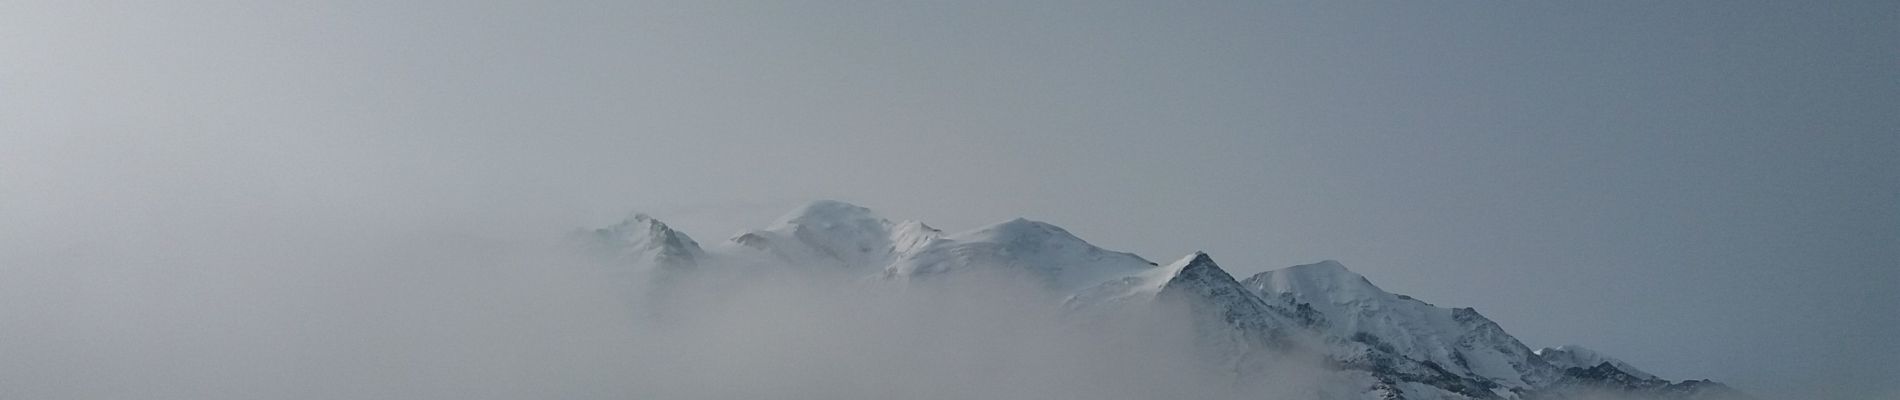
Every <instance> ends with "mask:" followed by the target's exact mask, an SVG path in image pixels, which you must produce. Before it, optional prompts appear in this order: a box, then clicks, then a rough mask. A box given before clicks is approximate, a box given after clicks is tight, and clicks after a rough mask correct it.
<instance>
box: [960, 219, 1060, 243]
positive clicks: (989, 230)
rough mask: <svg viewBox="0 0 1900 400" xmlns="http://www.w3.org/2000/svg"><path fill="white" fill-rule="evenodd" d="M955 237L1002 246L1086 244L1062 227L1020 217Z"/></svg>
mask: <svg viewBox="0 0 1900 400" xmlns="http://www.w3.org/2000/svg"><path fill="white" fill-rule="evenodd" d="M956 237H957V239H958V240H964V241H980V242H993V243H1004V244H1010V243H1017V244H1025V245H1030V244H1035V245H1040V244H1045V243H1058V244H1060V243H1079V244H1084V245H1086V244H1087V242H1086V241H1083V240H1082V238H1078V237H1076V236H1075V234H1072V233H1069V231H1068V230H1067V229H1062V227H1059V226H1055V225H1054V224H1050V223H1047V222H1042V221H1035V220H1030V219H1026V218H1020V217H1019V218H1015V219H1011V220H1008V221H1003V222H998V223H995V224H991V225H989V226H985V227H982V228H977V229H976V230H973V231H969V232H963V233H959V234H957V235H956Z"/></svg>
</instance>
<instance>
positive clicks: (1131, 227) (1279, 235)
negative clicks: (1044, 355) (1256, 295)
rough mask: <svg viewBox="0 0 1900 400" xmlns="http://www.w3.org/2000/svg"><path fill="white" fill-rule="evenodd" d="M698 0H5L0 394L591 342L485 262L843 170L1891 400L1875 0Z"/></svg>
mask: <svg viewBox="0 0 1900 400" xmlns="http://www.w3.org/2000/svg"><path fill="white" fill-rule="evenodd" d="M702 3H709V2H680V3H673V4H664V3H645V2H566V3H560V4H543V3H541V2H526V1H523V2H500V1H461V2H433V1H421V2H403V3H402V4H388V2H328V3H287V2H243V1H228V2H227V1H198V2H180V3H174V4H164V3H136V4H114V3H101V2H84V1H74V2H41V1H24V2H21V1H15V2H6V3H0V193H4V195H0V277H3V279H0V281H3V282H0V349H4V350H6V352H5V353H0V354H9V355H10V356H9V358H11V359H14V360H24V361H21V362H19V363H16V364H14V365H11V366H8V367H0V382H31V383H32V384H31V385H20V386H16V385H15V384H11V383H10V384H5V385H0V386H5V388H0V393H8V394H14V395H19V396H17V397H21V398H97V397H115V395H116V396H126V395H128V393H131V394H132V395H136V394H138V393H141V392H144V393H147V394H150V396H139V397H164V396H166V395H174V396H177V397H204V396H211V397H218V396H220V395H219V394H217V393H207V392H202V390H205V389H203V388H189V387H174V386H178V385H189V383H190V382H202V381H217V380H218V379H219V377H227V378H228V377H253V378H255V377H272V378H273V379H278V378H281V379H287V380H284V381H280V380H272V379H255V380H251V381H249V382H250V383H248V384H249V385H252V386H250V387H248V388H232V389H231V390H230V391H228V392H223V393H224V394H223V395H222V396H229V397H245V396H247V395H260V396H264V397H295V396H291V395H293V394H298V393H301V394H303V395H309V394H310V393H309V392H307V391H305V392H299V390H302V389H308V388H311V387H319V386H321V384H322V383H324V382H328V381H321V382H320V380H321V379H319V378H310V379H313V380H311V381H297V380H296V379H298V378H292V377H295V376H299V375H298V374H299V373H300V372H309V370H305V369H312V370H315V371H322V372H335V371H338V370H337V369H336V368H341V367H339V365H344V364H348V363H349V362H352V361H360V360H355V359H348V358H346V357H343V356H326V355H325V354H326V353H325V352H326V351H330V350H339V349H344V348H348V347H346V345H355V344H365V343H368V344H373V345H374V346H381V347H373V348H375V349H391V351H395V353H393V355H390V356H388V357H387V358H383V359H381V360H384V361H385V363H384V364H380V365H382V367H380V368H381V369H372V371H409V372H414V373H416V374H417V375H415V376H412V377H410V379H390V380H389V381H387V382H385V381H382V380H378V379H384V378H388V377H386V376H377V375H374V374H371V373H367V372H352V373H349V374H344V375H334V374H328V375H325V374H315V375H313V376H319V377H324V378H336V379H339V380H341V381H343V382H354V383H359V384H362V383H364V382H383V383H382V384H387V385H389V386H386V387H384V386H375V385H374V384H370V385H367V386H357V387H356V389H360V390H362V391H361V392H350V391H340V392H330V393H328V394H340V395H343V396H344V397H353V396H349V395H351V394H356V395H359V396H354V397H378V396H393V397H416V396H426V395H435V396H444V397H448V396H452V395H463V394H468V393H443V392H430V391H426V390H423V389H417V388H418V387H425V388H426V387H450V386H453V385H451V384H452V383H477V382H480V383H493V382H494V380H493V379H485V378H492V377H496V376H510V374H508V373H509V372H514V371H516V370H514V369H510V368H515V367H519V366H520V365H544V364H537V363H551V364H557V365H566V366H570V367H571V366H578V365H599V364H589V363H585V362H583V363H573V364H564V363H561V361H563V360H568V359H558V358H557V359H554V360H551V361H550V360H530V361H520V360H518V359H515V358H509V357H513V356H506V355H498V354H500V353H493V352H489V351H470V349H486V348H489V347H487V346H493V345H499V344H501V343H515V342H517V341H518V340H522V338H527V339H526V340H528V342H529V343H531V344H530V345H529V347H530V348H534V347H533V344H536V343H538V344H544V345H545V346H547V347H543V348H544V349H557V350H552V351H551V352H552V353H553V354H568V353H576V354H597V353H594V352H589V351H583V350H576V349H591V348H596V347H593V346H591V345H590V346H580V347H565V345H563V343H569V342H564V341H562V340H566V339H561V338H563V337H567V336H568V335H570V333H569V332H572V334H579V335H582V336H584V337H583V338H582V339H578V340H579V341H580V342H581V343H583V344H599V345H601V346H606V345H608V343H617V341H616V340H615V339H612V338H611V336H610V335H612V334H613V333H616V332H620V330H618V329H619V328H611V327H610V328H601V327H598V326H592V325H587V324H588V322H587V321H595V320H597V319H596V318H593V317H596V316H600V315H607V314H611V313H612V311H610V310H609V309H603V308H598V307H601V306H600V305H599V303H598V302H596V301H595V300H602V299H601V298H597V297H598V296H604V295H602V294H600V293H597V291H593V290H568V289H572V288H573V287H574V286H573V285H575V283H574V282H586V281H588V280H587V279H582V278H576V277H572V276H566V275H559V274H553V275H549V276H541V275H537V274H535V273H532V271H535V269H534V268H530V267H533V266H538V265H540V264H541V262H540V261H538V260H536V259H535V258H534V257H526V256H524V254H525V255H535V254H537V253H536V252H535V251H532V250H518V249H538V248H540V247H537V246H538V245H539V244H540V243H545V242H546V241H551V240H554V239H558V237H559V236H560V235H561V234H562V233H564V232H566V231H567V230H569V229H572V228H576V227H582V226H599V225H604V224H606V223H609V222H611V221H613V220H615V219H617V218H618V217H620V216H622V215H624V214H625V213H628V212H630V211H635V210H638V211H644V212H647V213H651V214H654V215H656V216H658V217H660V218H663V219H665V220H666V221H668V222H670V223H672V224H674V225H676V226H678V227H680V228H682V229H683V230H685V231H687V232H689V233H691V234H693V235H695V236H696V237H698V238H700V240H702V241H717V240H721V239H723V238H724V236H725V235H727V234H730V233H733V232H736V231H738V230H739V229H741V228H745V227H758V226H762V225H764V224H766V223H767V222H769V221H770V220H771V219H772V217H773V216H775V215H777V214H778V213H781V212H784V211H786V210H789V209H791V208H792V207H794V206H795V205H797V204H799V203H802V202H804V201H807V200H811V199H820V198H836V199H842V200H847V201H851V202H854V203H857V204H862V205H865V206H868V207H871V208H874V209H877V210H879V211H880V212H882V213H883V214H885V215H889V216H892V217H896V218H911V219H918V220H922V221H926V222H929V223H931V224H933V225H935V226H938V227H941V228H945V229H949V230H960V229H964V228H971V227H975V226H979V225H982V224H985V223H989V222H995V221H1001V220H1005V219H1008V218H1012V217H1017V216H1024V217H1030V218H1034V219H1038V220H1044V221H1049V222H1052V223H1055V224H1058V225H1061V226H1063V227H1065V228H1067V229H1069V230H1070V231H1072V232H1075V233H1076V234H1078V235H1079V236H1081V237H1083V238H1085V239H1088V240H1090V241H1091V242H1093V243H1095V244H1098V245H1101V246H1103V247H1106V248H1111V249H1116V250H1122V251H1131V252H1135V253H1137V254H1141V255H1143V256H1145V257H1147V258H1149V259H1155V260H1166V259H1172V258H1175V257H1178V256H1180V255H1182V254H1187V253H1189V252H1191V251H1195V250H1206V251H1207V252H1209V253H1211V254H1214V255H1216V256H1217V257H1219V259H1220V260H1221V262H1222V265H1223V266H1226V267H1227V268H1229V269H1232V270H1233V271H1234V273H1235V275H1241V276H1245V275H1250V274H1252V273H1255V272H1259V271H1264V270H1267V269H1273V268H1280V267H1284V266H1290V265H1294V264H1301V263H1309V262H1314V261H1318V260H1323V259H1336V260H1339V261H1341V262H1343V263H1344V264H1345V265H1347V266H1348V267H1350V268H1352V269H1353V270H1354V271H1357V272H1359V273H1361V274H1363V275H1366V276H1367V277H1369V278H1371V279H1372V280H1373V281H1374V282H1376V283H1378V284H1380V285H1381V286H1382V287H1384V288H1386V289H1388V290H1390V291H1393V292H1397V293H1404V294H1408V295H1412V296H1415V297H1417V298H1420V299H1423V300H1425V301H1428V302H1432V303H1434V304H1437V305H1440V306H1457V307H1467V306H1468V307H1475V308H1477V309H1478V310H1480V311H1482V312H1483V313H1484V314H1485V315H1486V316H1488V317H1490V318H1492V319H1494V320H1496V321H1497V322H1498V323H1500V324H1501V325H1503V326H1504V327H1505V328H1506V329H1507V330H1509V331H1510V332H1511V333H1513V334H1515V335H1517V336H1518V337H1519V338H1521V339H1523V340H1524V341H1525V342H1526V344H1528V345H1530V346H1532V347H1542V346H1554V345H1560V344H1581V345H1585V346H1589V347H1592V348H1595V349H1598V350H1601V351H1604V352H1606V353H1609V354H1613V355H1616V356H1617V357H1619V358H1622V359H1624V360H1626V361H1629V362H1631V363H1633V364H1636V365H1639V366H1642V367H1643V368H1644V369H1646V370H1648V371H1650V372H1654V373H1657V374H1659V375H1662V376H1664V377H1668V378H1671V379H1699V378H1708V379H1714V380H1718V381H1722V382H1726V383H1729V384H1732V385H1734V386H1736V387H1738V388H1740V389H1742V390H1745V391H1749V392H1751V393H1756V394H1758V395H1761V396H1763V397H1766V398H1835V399H1865V398H1900V391H1896V389H1894V388H1893V387H1892V382H1891V381H1892V378H1893V377H1895V376H1900V363H1895V362H1893V361H1892V356H1891V355H1892V354H1894V353H1895V352H1896V351H1900V346H1897V345H1895V344H1894V342H1893V341H1892V338H1894V337H1900V312H1896V309H1900V307H1897V306H1900V294H1897V293H1900V291H1895V290H1893V288H1894V287H1895V285H1896V284H1900V272H1896V271H1897V270H1900V261H1897V260H1900V206H1897V205H1900V162H1896V161H1895V160H1900V133H1897V132H1900V112H1896V111H1897V110H1900V69H1897V68H1896V62H1900V3H1894V2H1878V1H1866V2H1756V1H1729V2H1588V3H1574V4H1547V3H1538V4H1521V3H1508V4H1507V3H1476V2H1472V3H1443V2H1440V3H1366V2H1327V3H1313V4H1308V3H1281V2H1192V3H1168V4H1160V3H1135V2H1119V1H1104V2H1016V1H997V2H989V1H975V2H957V3H955V4H907V3H887V2H869V3H850V2H829V3H817V2H811V3H804V2H777V3H766V2H760V3H750V2H748V3H725V2H720V3H718V4H702ZM470 243H478V244H491V245H492V246H490V245H470ZM549 264H552V262H549ZM469 265H474V266H475V267H468V266H469ZM482 266H489V267H492V268H489V267H482ZM463 268H476V269H477V270H478V271H488V272H483V273H478V274H475V277H469V275H468V274H466V273H467V272H468V271H467V270H465V269H463ZM481 268H489V269H481ZM548 270H558V268H549V269H548ZM551 274H552V273H551ZM523 282H526V283H523ZM481 293H503V294H497V295H492V296H487V297H484V296H480V295H478V294H481ZM510 293H512V294H510ZM545 293H573V294H571V295H562V296H548V295H544V294H545ZM471 297H474V298H482V299H486V300H480V301H478V306H470V305H468V304H466V303H465V300H467V299H469V298H471ZM534 299H538V300H534ZM516 300H520V301H529V303H527V305H511V304H521V303H516V302H514V301H516ZM496 310H500V311H496ZM547 310H573V311H572V312H573V314H557V315H555V316H544V315H547V312H548V311H547ZM497 313H499V314H497ZM431 315H435V317H430V316H431ZM533 316H540V317H533ZM419 318H420V320H418V319H419ZM427 318H440V320H428V319H427ZM523 320H526V321H529V322H535V321H540V322H543V323H544V324H542V325H539V326H540V327H539V328H518V327H517V328H514V329H510V330H503V331H499V333H494V334H493V335H494V336H483V337H479V338H476V339H472V340H470V341H464V342H455V343H450V344H441V345H429V344H425V343H409V342H404V341H403V340H406V339H398V338H402V337H404V336H402V335H401V334H402V333H403V332H413V331H414V330H422V331H424V332H436V331H435V330H441V331H451V330H453V331H458V332H459V331H461V330H462V329H476V328H480V327H483V326H488V325H492V324H496V323H498V321H511V322H513V323H519V322H521V321H523ZM431 321H433V322H431ZM807 322H810V321H807ZM529 325H533V324H529ZM519 329H527V330H526V333H523V332H524V331H522V330H519ZM866 331H867V332H868V331H875V330H873V329H866ZM213 332H215V333H216V334H208V333H213ZM603 337H604V338H603ZM244 350H251V351H244ZM357 350H361V348H358V349H357ZM598 354H615V353H613V352H599V353H598ZM444 357H446V358H444ZM458 357H460V358H458ZM491 357H492V358H491ZM444 359H446V360H450V361H455V360H461V361H464V362H465V364H472V365H478V366H491V365H492V366H499V367H495V368H497V369H496V370H495V371H457V372H459V373H443V374H442V375H429V374H425V373H422V372H416V371H431V370H433V369H432V368H430V367H439V365H432V364H427V363H423V361H421V360H444ZM498 360H499V361H498ZM589 360H592V359H591V358H589ZM569 361H571V360H569ZM596 361H598V360H596ZM524 363H525V364H524ZM300 368H302V369H300ZM537 371H540V370H537ZM240 372H241V373H240ZM233 374H234V375H233ZM351 374H360V375H351ZM550 374H553V373H550ZM570 376H571V375H570ZM431 379H437V380H434V381H432V380H431ZM523 379H527V378H523ZM550 379H552V378H550ZM573 379H577V380H576V381H562V382H570V383H571V382H582V383H585V382H594V381H586V380H585V379H591V378H587V377H581V378H573ZM415 382H424V383H430V382H434V383H439V384H440V385H439V386H403V385H404V384H405V383H415ZM522 385H527V386H520V388H526V389H523V390H519V391H514V392H507V393H519V394H524V395H547V394H549V393H550V392H547V391H544V390H540V389H545V388H546V387H539V386H535V387H531V388H530V387H529V386H532V385H529V384H526V383H524V384H522ZM582 386H584V385H582ZM478 387H483V386H476V387H469V388H468V390H477V389H476V388H478ZM550 387H574V386H571V385H569V386H560V385H556V386H550ZM140 389H150V390H140ZM470 393H473V392H470ZM273 394H275V395H277V396H272V395H273ZM553 394H566V395H577V396H578V395H582V394H574V393H563V392H553ZM727 394H731V393H727ZM973 395H974V394H973ZM739 396H744V395H743V394H739ZM4 397H16V396H11V395H9V396H4Z"/></svg>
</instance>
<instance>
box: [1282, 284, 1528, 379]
mask: <svg viewBox="0 0 1900 400" xmlns="http://www.w3.org/2000/svg"><path fill="white" fill-rule="evenodd" d="M1245 284H1246V285H1247V287H1248V288H1249V289H1252V290H1254V291H1255V292H1256V293H1257V294H1259V295H1260V296H1261V297H1263V298H1269V299H1272V298H1282V299H1290V300H1291V301H1294V302H1296V303H1305V304H1307V305H1310V306H1312V307H1313V308H1314V309H1315V310H1318V311H1319V312H1320V313H1321V314H1324V315H1325V316H1326V319H1327V322H1328V323H1329V324H1328V325H1327V327H1326V328H1325V329H1326V333H1327V334H1328V336H1331V337H1336V338H1370V339H1374V340H1376V343H1369V345H1371V346H1373V347H1378V346H1380V345H1384V346H1390V347H1391V349H1392V350H1393V353H1395V354H1398V355H1401V356H1404V357H1406V358H1410V359H1413V360H1416V361H1421V362H1425V361H1429V362H1432V363H1435V364H1438V365H1439V366H1440V367H1442V368H1444V369H1446V370H1448V371H1451V372H1452V373H1454V374H1458V375H1460V376H1465V377H1469V378H1478V379H1483V380H1488V381H1492V382H1496V383H1499V384H1501V385H1504V386H1506V387H1512V388H1530V387H1532V386H1533V384H1536V383H1541V382H1543V381H1545V380H1546V379H1548V377H1549V376H1550V375H1551V372H1550V371H1548V368H1547V367H1542V366H1541V364H1540V363H1538V362H1537V361H1535V360H1534V358H1535V356H1534V355H1533V354H1532V353H1531V351H1530V349H1529V348H1528V347H1525V346H1524V345H1523V344H1522V343H1519V342H1518V341H1517V340H1516V339H1515V338H1512V337H1510V336H1509V335H1506V334H1503V332H1502V330H1499V329H1497V328H1496V325H1495V324H1493V323H1491V321H1489V320H1486V319H1484V318H1483V317H1481V316H1478V315H1477V314H1476V313H1475V312H1472V311H1468V310H1453V309H1448V308H1440V307H1436V306H1433V305H1431V304H1427V303H1425V302H1422V301H1418V300H1416V299H1412V298H1410V297H1405V296H1399V295H1396V294H1392V293H1389V292H1386V291H1385V290H1382V289H1379V287H1378V286H1375V285H1373V284H1372V282H1371V281H1369V280H1367V279H1366V278H1365V277H1363V276H1360V275H1359V274H1356V273H1353V272H1352V271H1348V270H1347V269H1346V267H1345V266H1343V265H1340V264H1339V263H1338V262H1335V261H1330V260H1329V261H1322V262H1319V263H1314V264H1308V265H1300V266H1295V267H1290V268H1285V269H1280V270H1274V271H1267V272H1263V273H1260V274H1258V275H1255V276H1253V277H1250V278H1247V280H1246V281H1245ZM1461 314H1463V318H1461Z"/></svg>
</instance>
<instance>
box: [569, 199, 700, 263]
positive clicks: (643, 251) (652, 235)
mask: <svg viewBox="0 0 1900 400" xmlns="http://www.w3.org/2000/svg"><path fill="white" fill-rule="evenodd" d="M573 236H574V237H575V238H576V239H577V241H578V242H579V244H580V245H581V246H582V247H583V248H584V249H585V251H587V252H589V253H590V255H592V256H595V257H599V258H602V259H605V260H609V261H610V262H612V263H614V264H617V265H623V266H626V267H629V268H633V269H637V270H643V271H644V270H654V269H663V270H680V269H690V268H692V267H694V266H695V265H697V264H698V263H699V260H700V259H701V258H704V257H705V256H706V251H705V250H704V249H701V248H700V247H699V242H696V241H693V238H692V237H690V236H687V235H686V233H684V232H680V231H676V230H673V228H672V227H669V226H667V225H666V223H664V222H660V220H657V219H653V217H651V216H648V215H646V214H638V213H636V214H633V215H632V216H629V217H627V218H626V219H624V220H621V221H620V222H619V223H616V224H613V225H609V226H607V227H605V228H600V229H593V230H584V231H579V232H575V233H574V235H573Z"/></svg>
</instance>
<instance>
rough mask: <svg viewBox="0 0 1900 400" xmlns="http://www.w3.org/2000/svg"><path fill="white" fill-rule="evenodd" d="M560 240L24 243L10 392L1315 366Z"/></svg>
mask: <svg viewBox="0 0 1900 400" xmlns="http://www.w3.org/2000/svg"><path fill="white" fill-rule="evenodd" d="M554 236H558V235H551V237H554ZM573 250H574V248H573V247H572V246H567V245H564V244H563V243H561V242H559V241H557V240H546V241H519V242H508V241H497V240H485V239H479V238H475V237H473V236H470V235H450V234H415V235H391V234H382V233H375V232H346V231H332V232H317V231H303V232H296V233H287V234H283V235H273V236H267V237H246V238H231V237H223V238H203V239H200V240H193V239H185V238H173V239H166V240H157V241H150V242H145V243H143V244H138V243H118V244H108V245H105V246H103V247H99V248H87V249H85V251H84V252H79V253H72V254H67V255H51V256H47V257H43V258H39V259H33V260H17V261H15V262H14V263H11V264H9V266H10V267H12V268H13V269H11V270H10V271H9V272H10V273H11V275H10V276H12V277H14V279H8V280H6V281H4V282H3V283H0V293H5V294H6V296H7V297H6V300H8V301H6V302H5V306H4V307H6V308H5V309H4V311H5V312H3V313H0V316H3V317H4V318H5V319H4V320H0V326H4V327H5V328H4V329H0V333H4V336H0V338H4V339H5V340H0V352H3V353H4V354H8V355H9V358H10V360H11V361H10V362H9V363H7V364H5V366H4V367H0V377H5V378H6V380H7V384H6V385H0V397H5V398H21V399H28V398H31V399H80V398H146V399H251V398H281V399H333V398H357V399H470V398H477V399H519V398H603V399H604V398H672V399H695V398H708V399H711V398H788V399H854V398H855V399H870V398H925V399H929V398H940V399H956V398H1013V399H1032V398H1105V399H1143V398H1234V397H1237V396H1241V395H1242V394H1245V395H1246V396H1248V397H1250V398H1263V396H1265V398H1280V397H1279V396H1281V395H1284V396H1286V397H1285V398H1302V396H1301V395H1304V397H1310V396H1311V390H1313V385H1312V382H1315V381H1314V380H1316V379H1321V376H1320V375H1319V374H1318V373H1317V371H1318V369H1317V366H1318V364H1317V363H1311V364H1305V361H1301V363H1295V362H1294V361H1292V359H1289V361H1288V362H1287V365H1285V366H1283V367H1282V368H1279V369H1278V370H1276V371H1275V372H1273V375H1271V376H1273V377H1274V378H1273V379H1263V380H1255V381H1246V382H1237V381H1236V378H1235V376H1234V374H1233V373H1232V371H1225V372H1223V371H1221V370H1220V369H1219V368H1220V367H1219V366H1217V365H1212V364H1210V363H1208V362H1206V359H1207V358H1205V357H1206V354H1203V353H1200V352H1199V351H1200V350H1198V349H1197V348H1196V347H1195V342H1194V338H1195V333H1194V332H1193V331H1192V330H1191V329H1189V328H1190V327H1191V326H1192V325H1191V324H1189V323H1188V321H1187V320H1185V319H1183V318H1182V317H1181V316H1183V315H1186V313H1185V312H1178V311H1185V310H1153V311H1154V312H1136V313H1129V314H1126V315H1122V316H1119V317H1116V318H1112V319H1093V320H1088V321H1080V320H1077V319H1075V318H1071V317H1070V316H1068V315H1067V314H1066V313H1065V311H1064V310H1063V309H1062V308H1061V307H1060V306H1061V303H1060V299H1058V298H1053V297H1051V295H1050V294H1048V293H1047V292H1046V291H1044V290H1042V289H1041V288H1040V287H1039V286H1034V285H1027V284H1025V283H1024V282H1027V281H1025V280H1023V279H1019V278H1020V277H1013V276H985V275H981V274H971V275H966V276H960V277H957V278H954V279H951V278H946V279H942V280H935V281H931V282H927V283H919V284H902V283H898V282H889V281H880V280H859V279H832V278H835V277H837V276H838V274H824V273H816V272H814V271H818V272H822V271H823V270H822V269H823V268H836V266H833V265H787V264H783V263H764V264H761V263H757V262H747V263H732V265H720V264H716V263H707V264H704V265H700V266H699V267H700V269H699V270H697V271H699V272H696V273H691V274H685V275H681V276H677V277H674V278H673V279H670V280H668V281H667V282H666V285H665V287H667V288H669V289H671V290H669V291H668V292H667V293H666V294H665V295H664V296H663V297H664V301H656V299H659V298H661V297H662V296H657V295H655V294H654V293H649V292H647V290H651V289H652V288H654V287H655V286H653V285H647V284H646V283H649V282H647V281H644V280H642V278H643V274H642V273H640V272H639V271H631V270H629V269H628V268H630V267H629V266H626V265H614V264H611V263H604V262H601V261H600V260H598V259H594V258H589V257H585V256H583V255H582V254H580V253H578V252H575V251H573ZM1276 393H1277V394H1280V395H1276Z"/></svg>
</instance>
